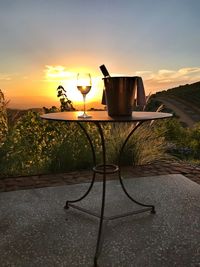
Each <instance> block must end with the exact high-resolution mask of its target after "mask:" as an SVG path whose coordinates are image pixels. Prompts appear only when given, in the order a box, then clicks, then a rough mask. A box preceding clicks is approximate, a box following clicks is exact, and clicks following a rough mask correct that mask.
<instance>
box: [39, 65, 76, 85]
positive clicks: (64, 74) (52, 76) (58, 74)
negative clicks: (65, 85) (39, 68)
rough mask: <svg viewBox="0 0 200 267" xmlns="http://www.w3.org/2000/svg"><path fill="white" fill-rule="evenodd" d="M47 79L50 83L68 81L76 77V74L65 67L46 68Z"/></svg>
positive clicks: (48, 66)
mask: <svg viewBox="0 0 200 267" xmlns="http://www.w3.org/2000/svg"><path fill="white" fill-rule="evenodd" d="M44 72H45V79H46V80H48V81H52V80H53V81H55V80H66V79H69V78H71V77H73V76H74V75H75V73H74V72H71V71H68V70H67V69H66V67H64V66H50V65H46V66H45V70H44Z"/></svg>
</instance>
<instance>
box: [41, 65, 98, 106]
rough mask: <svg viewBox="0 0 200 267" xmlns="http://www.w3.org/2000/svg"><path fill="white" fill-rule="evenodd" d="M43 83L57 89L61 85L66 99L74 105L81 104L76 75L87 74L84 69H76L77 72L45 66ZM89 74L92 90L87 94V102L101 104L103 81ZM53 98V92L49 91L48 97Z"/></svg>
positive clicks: (81, 98)
mask: <svg viewBox="0 0 200 267" xmlns="http://www.w3.org/2000/svg"><path fill="white" fill-rule="evenodd" d="M44 72H45V81H46V82H48V84H49V85H51V86H50V87H51V88H52V85H53V86H54V87H55V86H56V87H58V86H59V85H62V86H63V87H64V89H65V90H66V93H67V97H68V98H69V99H70V100H71V101H72V102H73V103H75V104H81V103H82V102H83V96H82V94H81V93H80V91H79V90H78V89H77V74H78V73H80V72H88V70H85V69H84V68H81V69H78V71H77V72H75V71H70V70H67V69H66V68H65V67H64V66H49V65H47V66H46V68H45V70H44ZM90 73H91V79H92V88H91V90H90V92H89V93H88V94H87V97H86V101H87V102H99V104H100V103H101V97H102V90H103V81H102V77H101V76H95V75H94V73H92V72H90ZM53 94H54V96H55V91H54V90H50V92H49V96H50V95H51V96H52V97H53Z"/></svg>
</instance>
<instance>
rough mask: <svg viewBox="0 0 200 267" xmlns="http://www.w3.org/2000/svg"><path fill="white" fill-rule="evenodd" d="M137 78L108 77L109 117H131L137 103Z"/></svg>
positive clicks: (105, 81)
mask: <svg viewBox="0 0 200 267" xmlns="http://www.w3.org/2000/svg"><path fill="white" fill-rule="evenodd" d="M136 79H137V78H136V77H106V78H103V80H104V86H105V97H106V105H107V110H108V115H109V116H131V114H132V111H133V106H134V102H135V93H136V87H137V84H136Z"/></svg>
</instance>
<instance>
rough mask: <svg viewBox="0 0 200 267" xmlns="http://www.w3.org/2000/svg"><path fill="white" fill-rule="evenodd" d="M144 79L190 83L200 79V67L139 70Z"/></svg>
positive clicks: (156, 81) (157, 81)
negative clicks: (154, 70) (155, 70)
mask: <svg viewBox="0 0 200 267" xmlns="http://www.w3.org/2000/svg"><path fill="white" fill-rule="evenodd" d="M138 74H140V75H141V76H142V77H143V79H144V80H146V81H152V82H155V83H184V82H187V83H190V82H195V81H199V80H200V67H186V68H181V69H178V70H169V69H160V70H158V71H157V72H153V71H138V72H137V75H138Z"/></svg>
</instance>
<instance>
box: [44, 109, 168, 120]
mask: <svg viewBox="0 0 200 267" xmlns="http://www.w3.org/2000/svg"><path fill="white" fill-rule="evenodd" d="M82 113H83V112H82V111H67V112H56V113H47V114H43V115H41V116H40V117H41V118H42V119H46V120H55V121H69V122H72V121H77V122H134V121H135V122H137V121H149V120H158V119H164V118H169V117H172V114H170V113H163V112H145V111H133V112H132V116H128V117H127V116H119V117H110V116H108V113H107V111H88V112H87V114H88V115H91V116H92V117H91V118H87V119H83V118H78V115H81V114H82Z"/></svg>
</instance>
